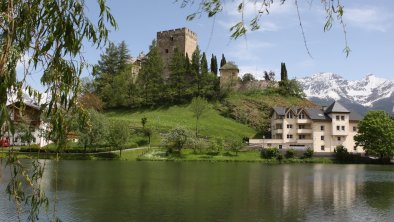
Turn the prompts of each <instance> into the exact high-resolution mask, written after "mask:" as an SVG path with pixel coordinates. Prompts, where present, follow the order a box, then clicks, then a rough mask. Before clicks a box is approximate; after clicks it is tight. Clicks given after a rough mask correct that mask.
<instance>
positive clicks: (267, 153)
mask: <svg viewBox="0 0 394 222" xmlns="http://www.w3.org/2000/svg"><path fill="white" fill-rule="evenodd" d="M278 155H279V149H278V148H276V147H273V148H265V149H262V150H261V157H262V158H264V159H272V158H276V157H277V156H278Z"/></svg>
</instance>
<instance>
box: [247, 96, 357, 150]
mask: <svg viewBox="0 0 394 222" xmlns="http://www.w3.org/2000/svg"><path fill="white" fill-rule="evenodd" d="M361 119H362V117H361V116H360V115H358V114H357V113H354V112H350V111H349V110H348V109H346V108H345V107H344V106H342V105H341V104H340V103H339V102H334V103H332V104H331V105H330V106H328V107H322V108H299V107H274V108H273V109H272V112H271V138H270V139H251V140H250V141H249V143H250V144H252V145H256V144H259V145H260V144H261V146H262V147H278V148H279V149H290V148H293V149H296V150H304V149H306V148H308V147H310V148H313V150H314V151H315V152H334V149H335V147H336V146H338V145H343V146H344V147H346V148H347V149H348V151H349V152H357V153H362V152H364V151H363V149H362V147H357V148H355V141H354V139H353V137H354V136H355V135H356V134H357V124H358V121H360V120H361Z"/></svg>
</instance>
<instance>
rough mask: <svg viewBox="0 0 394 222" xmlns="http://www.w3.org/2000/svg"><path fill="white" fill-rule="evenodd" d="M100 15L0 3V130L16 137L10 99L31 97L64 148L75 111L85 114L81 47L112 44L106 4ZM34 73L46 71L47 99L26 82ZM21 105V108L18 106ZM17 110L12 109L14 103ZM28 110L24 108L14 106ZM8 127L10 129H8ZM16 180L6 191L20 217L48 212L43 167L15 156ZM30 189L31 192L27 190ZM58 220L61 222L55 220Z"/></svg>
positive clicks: (49, 2)
mask: <svg viewBox="0 0 394 222" xmlns="http://www.w3.org/2000/svg"><path fill="white" fill-rule="evenodd" d="M97 4H98V6H99V14H98V15H97V17H96V18H91V19H92V20H94V21H96V22H92V21H91V19H90V18H88V17H87V16H86V12H85V9H86V3H85V1H84V0H4V1H1V2H0V126H1V128H2V133H4V130H7V131H8V132H9V133H13V132H12V131H13V123H12V121H11V118H10V115H9V113H8V108H7V99H10V98H7V97H8V96H9V95H15V96H16V100H17V101H20V102H22V101H23V94H24V93H25V92H27V93H28V94H29V95H30V96H31V97H34V98H35V100H37V101H38V103H39V104H43V105H42V106H41V111H43V112H45V114H46V118H47V121H48V123H49V131H48V138H50V139H51V140H52V141H53V142H54V143H56V144H57V145H58V147H59V148H61V147H62V145H63V143H64V141H65V140H66V139H65V138H66V133H67V129H68V125H69V123H70V121H69V118H67V116H69V113H70V112H80V111H81V110H80V109H79V106H78V104H77V102H76V97H77V95H78V92H79V88H80V83H79V82H80V78H79V77H80V75H81V72H82V70H83V69H84V68H86V66H87V64H86V62H85V60H84V57H83V55H82V54H81V53H80V51H81V48H82V44H83V43H86V42H90V43H92V45H93V46H96V47H101V46H103V45H104V44H105V43H106V42H107V37H108V33H109V29H110V28H117V24H116V21H115V19H114V17H113V16H112V14H111V13H110V10H109V8H108V7H107V5H106V2H105V0H97ZM21 62H23V65H24V77H23V78H22V79H18V78H17V75H16V70H17V65H18V64H21ZM32 71H35V72H42V76H41V83H42V85H44V87H45V88H46V91H45V93H46V95H47V97H46V98H47V100H46V101H41V100H42V99H43V96H42V94H41V93H40V92H38V91H36V90H34V89H33V88H31V87H30V86H27V85H26V83H25V79H26V76H28V75H29V74H30V73H31V72H32ZM19 104H22V103H19ZM11 105H12V104H11ZM14 108H18V109H20V112H21V111H22V109H23V106H18V107H14ZM5 126H7V127H5ZM7 164H8V166H9V167H10V169H11V170H10V172H11V179H10V181H9V185H8V186H7V192H8V194H9V195H10V199H13V200H14V201H15V204H16V206H17V210H18V212H21V210H20V209H21V207H22V206H23V203H24V204H28V206H29V216H28V220H32V221H35V220H37V219H38V215H39V214H38V213H39V209H40V208H41V207H46V209H48V199H46V197H45V194H44V193H43V192H42V190H41V188H40V179H41V178H42V175H43V172H44V165H43V164H42V163H41V162H39V161H33V165H32V168H31V169H30V170H29V171H28V170H27V169H25V168H24V166H23V164H21V162H20V161H19V160H18V159H17V158H16V157H15V155H14V154H13V153H12V152H11V153H10V154H9V157H8V161H7ZM25 185H28V187H30V188H32V189H28V190H29V191H27V190H26V189H25V187H26V186H25ZM53 220H57V218H56V217H54V219H53Z"/></svg>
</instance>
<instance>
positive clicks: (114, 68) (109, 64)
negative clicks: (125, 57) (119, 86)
mask: <svg viewBox="0 0 394 222" xmlns="http://www.w3.org/2000/svg"><path fill="white" fill-rule="evenodd" d="M118 58H119V51H118V48H117V47H116V45H115V44H114V43H112V42H111V43H109V45H108V47H107V48H106V49H105V52H104V53H103V54H101V55H100V60H99V61H98V65H96V66H95V69H94V72H93V75H94V76H97V77H98V78H100V77H101V76H102V75H103V74H104V73H105V74H109V75H115V74H116V73H118V71H119V61H118Z"/></svg>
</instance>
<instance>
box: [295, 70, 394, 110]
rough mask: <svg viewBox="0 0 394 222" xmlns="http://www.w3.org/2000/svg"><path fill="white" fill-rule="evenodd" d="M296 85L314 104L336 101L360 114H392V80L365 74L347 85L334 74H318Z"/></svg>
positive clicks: (393, 99)
mask: <svg viewBox="0 0 394 222" xmlns="http://www.w3.org/2000/svg"><path fill="white" fill-rule="evenodd" d="M298 81H299V82H300V83H301V85H302V87H303V88H304V92H305V94H306V95H307V97H308V98H309V99H310V100H312V101H313V102H316V103H318V104H327V103H329V102H331V101H333V100H338V101H341V103H343V104H344V105H345V106H347V107H348V108H349V109H352V110H354V111H357V112H359V113H360V114H364V113H365V112H367V111H368V110H370V109H383V110H385V111H387V112H389V113H392V112H393V107H394V80H387V79H383V78H379V77H377V76H375V75H373V74H369V75H367V76H365V77H364V78H363V79H361V80H354V81H349V80H346V79H344V78H343V77H342V76H340V75H337V74H334V73H318V74H314V75H312V76H309V77H304V78H301V79H298Z"/></svg>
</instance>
